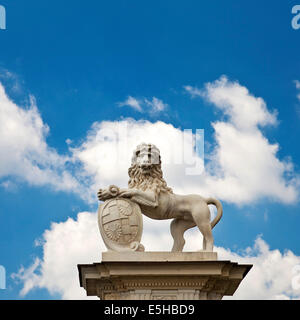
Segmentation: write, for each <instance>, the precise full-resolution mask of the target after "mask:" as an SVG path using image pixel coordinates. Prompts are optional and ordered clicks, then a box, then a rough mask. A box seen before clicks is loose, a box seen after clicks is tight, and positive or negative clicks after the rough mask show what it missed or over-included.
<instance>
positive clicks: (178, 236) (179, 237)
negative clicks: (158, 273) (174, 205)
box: [170, 218, 196, 252]
mask: <svg viewBox="0 0 300 320" xmlns="http://www.w3.org/2000/svg"><path fill="white" fill-rule="evenodd" d="M195 226H196V223H195V222H194V221H191V220H184V219H178V218H176V219H174V220H173V221H172V222H171V225H170V229H171V235H172V237H173V239H174V244H173V248H172V252H181V251H182V250H183V247H184V244H185V240H184V237H183V234H184V232H185V231H186V230H188V229H190V228H193V227H195Z"/></svg>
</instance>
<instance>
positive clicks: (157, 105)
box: [145, 97, 168, 113]
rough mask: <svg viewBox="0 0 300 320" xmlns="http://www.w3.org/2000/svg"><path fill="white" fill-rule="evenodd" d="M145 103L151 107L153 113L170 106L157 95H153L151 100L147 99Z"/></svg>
mask: <svg viewBox="0 0 300 320" xmlns="http://www.w3.org/2000/svg"><path fill="white" fill-rule="evenodd" d="M145 103H146V104H147V105H148V106H149V107H150V112H151V113H158V112H162V111H164V110H165V109H166V108H167V107H168V105H167V104H166V103H164V102H163V101H162V100H160V99H157V98H156V97H153V98H152V100H151V101H149V100H148V99H145Z"/></svg>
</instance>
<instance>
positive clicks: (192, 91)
mask: <svg viewBox="0 0 300 320" xmlns="http://www.w3.org/2000/svg"><path fill="white" fill-rule="evenodd" d="M183 88H184V89H185V90H186V91H187V92H188V93H189V94H190V95H191V96H192V98H195V97H198V96H202V91H201V90H200V89H198V88H195V87H192V86H184V87H183Z"/></svg>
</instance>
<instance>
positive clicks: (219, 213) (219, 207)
mask: <svg viewBox="0 0 300 320" xmlns="http://www.w3.org/2000/svg"><path fill="white" fill-rule="evenodd" d="M206 203H207V204H213V205H215V206H216V207H217V215H216V217H215V218H214V220H213V221H212V222H211V228H213V227H214V226H215V225H216V224H217V223H218V222H219V221H220V220H221V218H222V215H223V207H222V204H221V202H220V201H219V200H217V199H214V198H208V199H206Z"/></svg>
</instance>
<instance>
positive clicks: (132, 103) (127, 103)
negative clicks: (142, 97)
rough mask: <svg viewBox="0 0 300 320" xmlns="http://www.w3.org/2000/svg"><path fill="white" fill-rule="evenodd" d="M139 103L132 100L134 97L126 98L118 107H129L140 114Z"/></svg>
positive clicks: (136, 100) (134, 99)
mask: <svg viewBox="0 0 300 320" xmlns="http://www.w3.org/2000/svg"><path fill="white" fill-rule="evenodd" d="M141 103H142V102H141V101H139V100H138V99H136V98H134V97H131V96H128V98H127V99H126V100H125V101H124V102H119V103H118V105H119V106H120V107H123V106H129V107H131V108H133V109H135V110H137V111H139V112H142V110H143V109H142V107H141Z"/></svg>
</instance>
